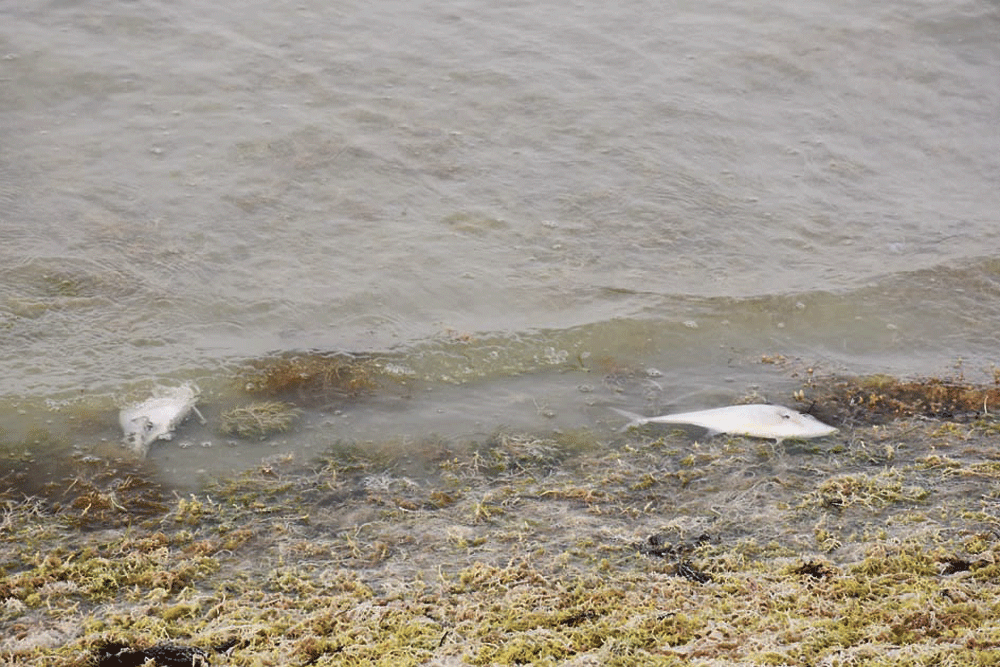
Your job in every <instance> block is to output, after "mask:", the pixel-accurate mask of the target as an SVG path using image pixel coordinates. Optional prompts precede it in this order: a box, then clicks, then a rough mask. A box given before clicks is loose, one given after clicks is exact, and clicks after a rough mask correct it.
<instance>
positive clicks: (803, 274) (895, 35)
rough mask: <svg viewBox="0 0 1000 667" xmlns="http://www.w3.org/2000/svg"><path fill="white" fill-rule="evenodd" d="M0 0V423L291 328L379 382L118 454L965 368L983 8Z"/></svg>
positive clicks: (33, 435)
mask: <svg viewBox="0 0 1000 667" xmlns="http://www.w3.org/2000/svg"><path fill="white" fill-rule="evenodd" d="M0 19H2V20H0V91H2V94H0V155H2V160H0V368H2V371H0V419H2V426H0V428H2V431H0V440H2V446H3V447H5V448H6V449H8V450H10V451H11V452H20V451H23V450H25V449H27V450H29V451H30V450H31V449H32V448H33V447H34V445H33V443H36V442H40V441H46V442H49V441H50V440H51V442H58V443H63V444H60V445H52V446H58V447H63V448H69V449H73V450H74V451H77V452H100V451H103V450H102V447H103V446H104V445H106V444H113V443H114V441H115V439H116V438H117V437H119V434H118V432H117V423H116V413H117V408H118V406H119V405H120V404H121V402H122V400H126V399H127V397H129V396H136V395H141V394H143V393H144V392H146V391H147V390H149V389H150V388H152V387H153V386H155V385H156V384H157V383H178V382H182V381H196V382H197V383H198V384H199V385H200V386H201V387H202V390H203V392H204V399H203V403H202V406H203V408H204V409H205V410H206V411H207V412H208V415H212V414H213V412H214V413H215V415H216V416H217V414H218V412H219V411H220V410H221V409H222V406H227V405H232V404H234V403H238V402H239V401H240V400H242V397H241V395H240V390H239V385H238V382H234V378H238V377H239V372H240V369H241V368H243V367H244V366H245V364H247V363H248V362H251V361H253V360H255V359H261V358H267V357H269V356H271V355H280V354H287V353H291V352H296V351H310V352H320V353H323V352H351V353H358V354H368V355H374V356H376V357H378V358H380V359H383V360H384V361H385V363H386V364H392V365H394V367H395V368H398V369H402V370H401V371H400V372H401V373H402V378H403V380H405V382H403V383H402V384H401V385H400V386H399V387H395V388H393V389H392V390H391V391H387V392H385V393H384V394H381V395H377V396H373V397H369V398H368V399H365V400H360V401H352V402H346V403H344V404H342V405H331V406H326V408H325V409H322V410H320V409H311V410H308V411H306V413H305V415H304V418H303V420H302V422H301V424H300V427H299V428H298V429H296V430H294V431H292V432H290V433H289V434H287V435H286V436H282V437H279V438H275V439H272V440H269V441H267V442H263V443H253V442H250V443H246V442H240V443H232V442H231V441H229V440H227V439H226V438H224V437H221V436H220V435H219V434H218V433H217V432H216V431H213V429H212V426H211V423H210V424H209V425H208V426H207V427H204V428H202V427H201V426H200V425H197V424H188V425H186V426H185V427H184V428H183V429H182V431H181V432H180V433H179V434H178V438H177V440H175V441H172V442H168V443H159V444H158V445H157V446H156V447H154V450H153V452H152V453H151V460H152V461H153V463H154V464H159V465H160V466H161V467H162V468H163V470H165V471H167V473H168V474H169V475H170V476H171V479H173V480H175V481H177V482H178V483H184V482H187V481H190V480H192V479H195V478H197V477H198V476H199V475H201V474H208V473H212V472H218V471H224V470H229V469H234V468H239V467H240V466H249V465H254V464H255V462H258V461H260V460H261V459H262V458H264V457H267V456H270V455H275V454H278V455H280V454H282V453H290V454H294V455H298V456H308V455H309V454H310V452H315V451H318V450H320V449H322V448H323V447H325V446H326V445H327V444H328V443H330V442H332V441H335V440H337V441H358V442H363V443H364V442H370V443H373V445H372V446H377V445H376V444H375V443H385V442H394V443H397V445H398V446H400V447H404V448H405V446H406V444H407V443H409V442H413V441H415V440H420V439H421V438H425V437H428V436H429V435H430V434H438V435H439V436H440V437H444V438H458V439H461V438H472V439H474V438H477V437H481V436H482V434H488V433H491V432H493V431H495V430H497V429H499V428H515V429H526V430H545V429H555V428H560V429H566V428H598V429H603V428H613V427H614V425H615V424H612V423H610V422H609V419H610V414H611V413H610V411H609V410H608V409H607V408H608V407H609V406H611V405H618V406H622V407H628V408H630V409H633V410H638V411H653V410H666V409H695V408H701V407H712V406H715V405H722V404H726V403H728V402H731V401H733V400H736V399H739V398H741V397H743V396H746V395H747V394H748V393H759V394H761V395H762V396H763V397H764V398H766V399H769V400H773V401H775V402H786V403H787V402H788V401H789V392H790V391H791V389H792V388H793V386H794V385H795V382H794V381H793V380H792V379H791V378H790V377H789V373H788V372H787V370H786V369H782V368H779V367H776V366H775V365H771V364H761V363H760V360H761V359H762V357H765V356H774V355H782V356H784V357H785V358H793V359H800V360H801V362H802V365H803V367H810V366H816V367H821V368H823V369H825V370H826V371H828V372H843V373H847V374H861V373H872V372H885V373H891V374H896V375H902V376H917V375H922V374H949V373H954V372H959V371H960V372H963V373H966V374H967V375H969V376H970V377H971V378H972V379H977V378H980V377H981V378H988V377H990V372H991V369H992V368H993V364H995V363H997V362H998V352H997V337H996V333H995V332H996V331H997V329H998V324H1000V252H998V250H997V249H998V248H1000V219H998V216H1000V214H998V211H1000V194H998V188H997V183H1000V157H998V156H1000V132H998V131H997V127H998V124H997V121H998V119H1000V87H998V86H996V85H995V84H996V72H997V71H998V67H1000V42H998V41H997V40H996V34H997V32H998V29H1000V8H998V7H997V6H996V4H995V3H991V2H988V1H987V0H980V1H967V2H946V3H941V2H917V3H914V2H906V3H903V2H888V3H879V4H877V5H871V4H870V3H846V4H845V3H843V2H837V3H833V2H830V1H829V0H825V1H824V0H809V1H807V2H799V1H796V2H791V1H786V2H773V3H768V4H767V6H759V4H756V3H746V2H736V1H717V2H678V3H672V4H670V5H664V4H663V3H656V2H642V1H640V2H632V3H627V4H625V5H621V6H619V5H612V4H608V3H597V2H577V3H571V4H567V3H557V2H540V3H522V2H500V3H497V2H489V3H487V2H477V1H472V2H465V3H459V4H457V5H456V4H450V5H447V6H444V5H442V6H435V5H433V4H432V3H412V2H411V3H407V2H399V1H388V0H384V1H376V2H366V3H354V2H351V1H349V0H348V1H345V2H338V3H329V2H320V1H318V0H302V1H298V2H290V3H284V2H277V3H275V2H266V3H265V2H250V3H246V2H240V3H234V2H231V1H229V2H227V1H222V2H215V3H210V5H205V3H196V2H188V1H184V0H182V1H181V2H172V3H165V2H154V1H150V0H142V1H139V2H131V3H120V2H111V1H110V0H108V1H104V2H90V3H85V4H78V3H53V2H42V1H38V0H35V1H31V0H29V1H26V2H18V3H15V4H9V5H7V6H4V7H3V8H0ZM957 365H960V368H956V366H957ZM400 387H402V388H400ZM179 444H184V445H186V446H185V447H178V445H179Z"/></svg>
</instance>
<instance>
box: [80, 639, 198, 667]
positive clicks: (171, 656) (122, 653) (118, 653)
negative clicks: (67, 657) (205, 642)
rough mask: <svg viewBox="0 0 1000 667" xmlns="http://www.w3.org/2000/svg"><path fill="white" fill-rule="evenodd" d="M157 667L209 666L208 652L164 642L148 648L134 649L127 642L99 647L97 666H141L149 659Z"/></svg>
mask: <svg viewBox="0 0 1000 667" xmlns="http://www.w3.org/2000/svg"><path fill="white" fill-rule="evenodd" d="M150 660H152V661H155V662H154V664H156V665H157V667H207V666H208V665H209V661H208V653H207V652H206V651H204V650H202V649H200V648H194V647H193V646H181V645H179V644H171V643H162V644H157V645H155V646H151V647H150V648H147V649H133V648H130V647H129V646H128V645H127V644H121V643H117V642H116V643H111V644H106V645H104V646H102V647H101V648H99V649H97V667H140V665H145V664H146V663H147V661H150Z"/></svg>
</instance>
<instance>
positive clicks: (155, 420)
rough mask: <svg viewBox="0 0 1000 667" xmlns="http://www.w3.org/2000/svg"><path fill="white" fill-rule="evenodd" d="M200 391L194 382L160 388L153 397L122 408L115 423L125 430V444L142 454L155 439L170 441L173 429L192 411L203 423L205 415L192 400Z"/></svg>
mask: <svg viewBox="0 0 1000 667" xmlns="http://www.w3.org/2000/svg"><path fill="white" fill-rule="evenodd" d="M199 394H200V392H199V391H198V387H196V386H195V385H193V384H190V383H188V384H183V385H181V386H179V387H169V388H161V389H159V390H158V391H157V392H156V395H155V396H153V397H152V398H148V399H146V400H145V401H143V402H142V403H136V404H134V405H130V406H128V407H125V408H122V411H121V412H119V413H118V423H119V424H121V427H122V431H124V432H125V438H124V442H125V445H126V446H127V447H128V448H129V449H131V450H132V451H133V452H135V453H136V454H137V455H139V456H142V457H145V456H146V454H147V453H148V452H149V446H150V445H151V444H153V441H155V440H170V439H171V438H173V437H174V429H175V428H177V427H178V426H179V425H180V423H181V422H183V421H184V420H185V419H186V418H187V416H188V415H189V414H190V413H191V412H192V411H194V413H195V414H196V415H198V419H199V420H200V421H201V423H202V424H204V423H205V418H204V417H202V416H201V413H200V412H198V408H196V407H195V403H197V402H198V396H199Z"/></svg>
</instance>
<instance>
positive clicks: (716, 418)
mask: <svg viewBox="0 0 1000 667" xmlns="http://www.w3.org/2000/svg"><path fill="white" fill-rule="evenodd" d="M612 410H614V411H615V412H617V413H618V414H620V415H623V416H625V417H628V418H629V419H630V420H632V421H631V422H630V423H629V424H628V426H626V428H629V427H632V426H641V425H643V424H650V423H652V424H690V425H692V426H700V427H701V428H704V429H706V430H707V431H708V435H709V437H711V436H713V435H717V434H719V433H727V434H729V435H745V436H749V437H751V438H773V439H774V440H775V441H776V442H779V443H780V442H781V441H782V440H785V439H786V438H794V439H801V438H820V437H822V436H825V435H830V434H831V433H835V432H836V431H837V429H836V428H834V427H833V426H829V425H828V424H824V423H823V422H821V421H820V420H818V419H816V418H815V417H813V416H812V415H809V414H805V413H802V412H798V411H797V410H792V409H791V408H786V407H784V406H782V405H766V404H754V405H730V406H728V407H724V408H712V409H709V410H697V411H695V412H678V413H675V414H669V415H662V416H660V417H643V416H642V415H638V414H635V413H633V412H627V411H625V410H619V409H618V408H612Z"/></svg>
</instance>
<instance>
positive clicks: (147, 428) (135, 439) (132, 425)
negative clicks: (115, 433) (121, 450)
mask: <svg viewBox="0 0 1000 667" xmlns="http://www.w3.org/2000/svg"><path fill="white" fill-rule="evenodd" d="M122 430H123V431H124V432H125V437H124V438H123V442H124V443H125V446H126V447H128V448H129V449H130V450H132V452H134V453H135V454H137V455H139V456H143V457H144V456H146V453H147V452H149V446H150V445H151V444H153V441H154V440H156V439H157V438H159V437H160V435H162V434H163V432H164V431H163V427H162V426H160V427H159V428H157V425H156V424H154V423H153V422H152V421H151V420H150V419H149V417H146V416H143V415H139V416H138V417H135V418H134V419H130V420H128V421H123V422H122Z"/></svg>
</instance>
